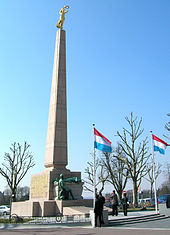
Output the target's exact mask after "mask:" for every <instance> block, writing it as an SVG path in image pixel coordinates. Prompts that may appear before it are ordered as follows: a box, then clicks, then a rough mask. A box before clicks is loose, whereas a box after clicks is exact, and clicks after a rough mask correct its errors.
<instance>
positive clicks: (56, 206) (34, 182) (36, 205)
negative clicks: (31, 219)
mask: <svg viewBox="0 0 170 235" xmlns="http://www.w3.org/2000/svg"><path fill="white" fill-rule="evenodd" d="M60 174H63V175H64V178H72V177H78V178H80V179H81V172H71V171H70V170H67V169H66V168H65V169H59V170H57V169H48V168H47V169H45V170H44V171H43V172H41V173H38V174H34V175H32V176H31V186H30V200H29V201H25V202H13V203H12V208H11V213H12V214H13V213H15V214H17V215H19V216H56V215H57V214H58V213H59V212H61V213H63V207H69V206H91V202H90V201H91V200H83V199H82V196H81V195H82V191H83V183H82V182H79V183H68V182H65V183H64V184H65V185H66V186H67V187H68V188H69V189H71V191H72V194H73V196H74V198H75V200H58V183H57V182H55V183H54V180H55V179H56V178H59V176H60ZM69 199H71V198H69Z"/></svg>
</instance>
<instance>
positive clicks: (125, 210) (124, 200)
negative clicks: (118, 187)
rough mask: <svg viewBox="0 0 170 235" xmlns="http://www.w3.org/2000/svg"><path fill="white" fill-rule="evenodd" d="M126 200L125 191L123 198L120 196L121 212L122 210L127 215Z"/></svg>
mask: <svg viewBox="0 0 170 235" xmlns="http://www.w3.org/2000/svg"><path fill="white" fill-rule="evenodd" d="M127 202H128V198H127V197H126V193H124V194H123V198H122V206H123V212H124V215H125V216H127V206H128V204H127Z"/></svg>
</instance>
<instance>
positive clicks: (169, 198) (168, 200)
mask: <svg viewBox="0 0 170 235" xmlns="http://www.w3.org/2000/svg"><path fill="white" fill-rule="evenodd" d="M166 207H167V208H170V195H169V196H168V197H167V199H166Z"/></svg>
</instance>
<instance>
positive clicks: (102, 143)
mask: <svg viewBox="0 0 170 235" xmlns="http://www.w3.org/2000/svg"><path fill="white" fill-rule="evenodd" d="M94 147H95V148H96V149H99V150H101V151H103V152H109V153H111V152H112V148H111V142H110V141H109V140H108V139H107V138H106V137H105V136H103V135H102V134H101V133H100V132H99V131H97V130H96V129H95V128H94Z"/></svg>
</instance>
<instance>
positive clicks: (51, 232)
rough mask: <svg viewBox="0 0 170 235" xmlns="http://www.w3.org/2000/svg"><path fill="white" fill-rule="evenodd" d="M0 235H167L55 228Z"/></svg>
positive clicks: (163, 234) (162, 233)
mask: <svg viewBox="0 0 170 235" xmlns="http://www.w3.org/2000/svg"><path fill="white" fill-rule="evenodd" d="M0 234H1V235H20V234H23V235H46V234H47V235H114V234H116V235H136V234H137V235H153V234H154V235H169V234H170V230H166V229H158V230H157V229H134V228H133V229H132V228H113V227H110V228H108V227H106V228H78V227H77V228H56V229H34V230H31V229H30V230H22V229H21V230H5V231H2V230H1V232H0Z"/></svg>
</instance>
